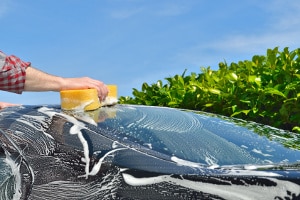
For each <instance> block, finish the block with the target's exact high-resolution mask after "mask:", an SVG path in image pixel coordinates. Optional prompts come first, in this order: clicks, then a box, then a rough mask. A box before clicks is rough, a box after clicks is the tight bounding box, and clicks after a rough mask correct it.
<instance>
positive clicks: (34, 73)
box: [24, 67, 64, 91]
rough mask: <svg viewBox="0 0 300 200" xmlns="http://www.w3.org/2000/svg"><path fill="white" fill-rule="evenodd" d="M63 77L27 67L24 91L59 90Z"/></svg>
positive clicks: (62, 83)
mask: <svg viewBox="0 0 300 200" xmlns="http://www.w3.org/2000/svg"><path fill="white" fill-rule="evenodd" d="M63 85H64V79H63V78H61V77H58V76H53V75H50V74H47V73H45V72H42V71H40V70H38V69H35V68H33V67H27V69H26V80H25V87H24V91H60V90H62V89H63V88H64V86H63Z"/></svg>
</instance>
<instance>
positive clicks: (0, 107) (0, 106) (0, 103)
mask: <svg viewBox="0 0 300 200" xmlns="http://www.w3.org/2000/svg"><path fill="white" fill-rule="evenodd" d="M11 106H20V104H13V103H6V102H0V109H3V108H6V107H11Z"/></svg>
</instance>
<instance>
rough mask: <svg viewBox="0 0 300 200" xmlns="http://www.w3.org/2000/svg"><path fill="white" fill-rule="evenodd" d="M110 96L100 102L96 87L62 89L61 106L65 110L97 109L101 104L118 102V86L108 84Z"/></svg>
mask: <svg viewBox="0 0 300 200" xmlns="http://www.w3.org/2000/svg"><path fill="white" fill-rule="evenodd" d="M107 87H108V89H109V93H108V97H107V98H106V100H105V101H104V102H100V101H99V98H98V93H97V90H96V89H82V90H62V91H60V100H61V108H62V109H63V110H76V109H78V110H85V111H88V110H96V109H98V108H99V107H100V106H104V105H113V104H116V103H117V86H116V85H108V86H107Z"/></svg>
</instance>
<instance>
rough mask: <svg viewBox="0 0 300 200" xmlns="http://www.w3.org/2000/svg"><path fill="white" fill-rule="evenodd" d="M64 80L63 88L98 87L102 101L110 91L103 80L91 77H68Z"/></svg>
mask: <svg viewBox="0 0 300 200" xmlns="http://www.w3.org/2000/svg"><path fill="white" fill-rule="evenodd" d="M64 80H65V84H64V87H63V89H69V90H70V89H71V90H72V89H88V88H94V89H96V90H97V92H98V97H99V100H100V101H104V100H105V98H106V97H107V95H108V92H109V91H108V88H107V86H106V85H105V84H104V83H103V82H102V81H98V80H95V79H92V78H89V77H82V78H66V79H64Z"/></svg>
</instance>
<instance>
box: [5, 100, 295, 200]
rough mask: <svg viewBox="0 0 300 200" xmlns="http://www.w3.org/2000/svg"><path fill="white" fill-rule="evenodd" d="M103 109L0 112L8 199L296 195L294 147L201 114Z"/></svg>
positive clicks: (124, 107)
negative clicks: (99, 115) (92, 113)
mask: <svg viewBox="0 0 300 200" xmlns="http://www.w3.org/2000/svg"><path fill="white" fill-rule="evenodd" d="M105 109H106V110H105ZM105 109H103V110H105V112H106V111H108V112H109V111H112V110H113V112H116V115H113V117H112V118H107V119H105V120H104V121H102V120H101V121H100V122H99V121H94V122H91V121H89V120H87V118H85V117H82V116H83V115H80V116H81V117H79V118H76V115H70V114H66V113H64V112H62V111H60V110H59V109H58V108H55V107H43V106H42V107H23V108H22V107H20V108H18V109H16V108H15V109H13V111H9V110H6V111H5V112H3V113H1V114H0V127H1V129H2V130H3V132H4V133H3V135H5V138H9V141H10V142H7V140H5V139H3V138H4V137H3V136H2V137H1V142H2V144H1V145H2V148H3V149H4V150H5V152H7V153H6V156H4V157H5V159H3V160H2V161H3V162H2V163H3V164H4V165H5V167H4V168H5V170H6V172H5V173H2V174H3V175H2V177H13V179H12V180H13V181H11V182H10V183H13V184H14V187H13V188H14V190H15V192H12V190H10V191H11V193H10V195H11V197H14V198H15V199H26V198H28V199H53V198H55V199H66V198H69V199H99V198H100V199H118V198H126V197H130V198H132V199H135V197H136V199H143V198H145V199H147V196H143V195H152V197H153V198H152V199H168V198H170V199H176V198H177V199H188V198H192V197H197V198H202V199H203V198H204V199H205V198H206V199H211V198H215V199H220V198H223V199H259V197H267V198H264V199H269V198H270V199H272V198H274V197H291V199H293V198H294V197H295V198H296V197H297V196H299V195H300V189H299V188H300V187H299V179H298V178H297V177H299V168H297V163H298V162H299V158H300V152H299V151H298V150H293V149H288V148H285V147H284V145H282V144H280V143H277V142H273V141H270V140H268V139H267V138H266V137H262V136H259V135H257V134H255V133H253V132H252V131H249V129H247V128H245V127H242V126H237V125H236V124H234V123H231V122H228V121H224V120H223V119H219V118H216V117H211V116H206V115H202V114H201V115H200V114H195V113H192V112H185V111H181V110H176V109H169V108H158V107H148V106H129V105H117V106H114V107H113V108H111V109H109V108H108V109H107V108H105ZM77 114H78V113H77ZM74 116H75V117H74ZM107 116H112V115H109V114H108V115H107ZM238 134H240V135H238ZM12 144H13V145H12ZM8 153H10V154H11V155H13V156H8ZM7 158H9V159H10V160H9V159H7ZM0 164H1V162H0ZM24 166H26V167H24ZM278 166H280V167H281V168H278ZM291 166H292V167H291ZM284 167H285V169H286V170H282V169H283V168H284ZM8 169H10V170H8ZM8 172H9V173H8ZM28 175H31V179H30V178H28ZM29 179H30V180H31V181H30V180H29ZM290 179H291V180H290ZM1 180H2V179H1ZM4 182H5V181H4ZM11 185H12V184H10V186H11ZM2 186H3V184H2ZM29 189H30V192H29V191H28V190H29ZM1 190H3V191H4V189H3V187H1ZM255 191H256V192H255ZM13 195H14V196H13ZM8 196H9V194H7V195H6V199H7V197H8ZM148 197H149V196H148ZM2 199H5V198H3V197H2Z"/></svg>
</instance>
